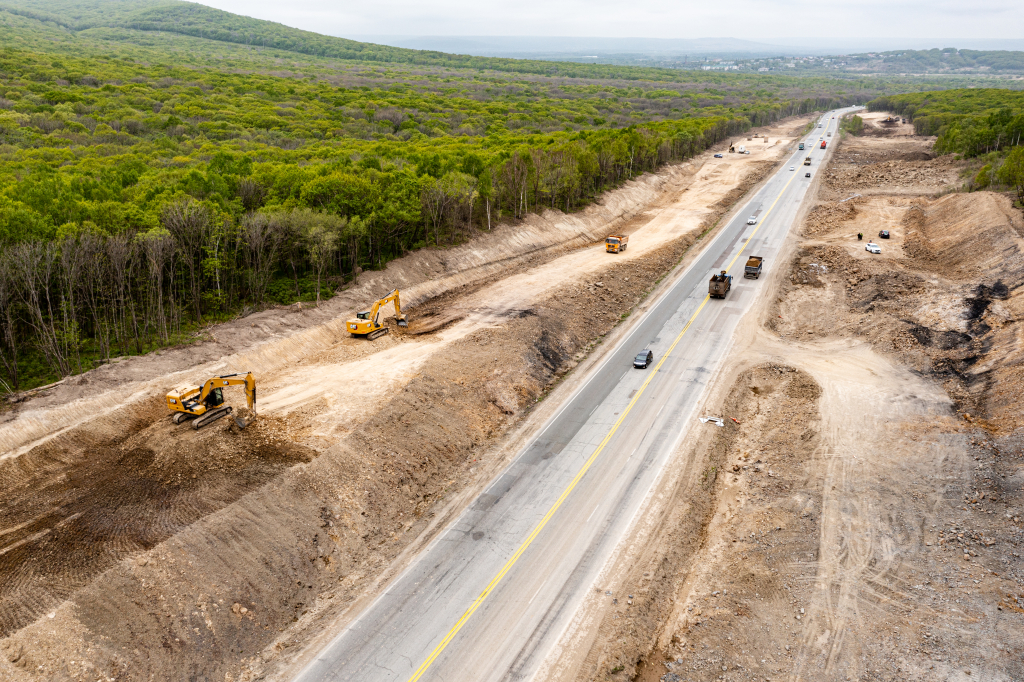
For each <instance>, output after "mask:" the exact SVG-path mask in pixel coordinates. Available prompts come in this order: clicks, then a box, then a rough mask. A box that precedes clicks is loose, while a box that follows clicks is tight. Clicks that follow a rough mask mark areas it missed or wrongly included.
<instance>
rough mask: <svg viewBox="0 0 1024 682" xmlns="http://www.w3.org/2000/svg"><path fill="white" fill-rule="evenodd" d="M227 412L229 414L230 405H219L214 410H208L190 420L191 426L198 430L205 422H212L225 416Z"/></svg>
mask: <svg viewBox="0 0 1024 682" xmlns="http://www.w3.org/2000/svg"><path fill="white" fill-rule="evenodd" d="M229 414H231V408H230V407H219V408H217V409H215V410H210V411H209V412H207V413H206V414H204V415H202V416H201V417H196V418H195V419H194V420H192V428H193V429H195V430H196V431H198V430H199V429H201V428H203V427H204V426H206V425H207V424H212V423H213V422H215V421H217V420H218V419H220V418H221V417H226V416H227V415H229Z"/></svg>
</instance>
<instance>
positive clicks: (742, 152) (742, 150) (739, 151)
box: [736, 145, 747, 154]
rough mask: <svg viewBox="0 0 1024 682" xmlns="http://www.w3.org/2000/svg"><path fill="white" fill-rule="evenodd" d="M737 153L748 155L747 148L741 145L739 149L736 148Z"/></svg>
mask: <svg viewBox="0 0 1024 682" xmlns="http://www.w3.org/2000/svg"><path fill="white" fill-rule="evenodd" d="M736 152H737V153H739V154H746V153H747V148H746V147H744V146H743V145H740V146H739V147H736Z"/></svg>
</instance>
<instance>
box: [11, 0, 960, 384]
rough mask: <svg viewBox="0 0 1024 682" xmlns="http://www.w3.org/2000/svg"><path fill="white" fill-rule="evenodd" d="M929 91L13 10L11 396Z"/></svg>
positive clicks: (899, 83)
mask: <svg viewBox="0 0 1024 682" xmlns="http://www.w3.org/2000/svg"><path fill="white" fill-rule="evenodd" d="M264 45H266V47H264ZM431 60H433V61H431ZM460 60H461V61H460ZM952 80H953V79H943V81H942V82H941V85H940V84H938V83H935V84H931V86H932V87H931V88H930V89H934V88H935V87H942V86H944V85H952ZM919 83H921V84H923V83H922V82H921V81H908V80H906V79H903V80H900V79H897V78H892V79H884V80H883V79H879V78H835V77H793V76H774V75H771V76H768V75H758V74H745V75H740V74H736V75H733V74H725V73H721V72H719V73H714V72H693V71H679V70H669V69H645V68H640V67H616V66H608V65H604V66H596V65H571V64H570V65H565V64H561V65H559V64H552V63H548V62H523V61H516V60H502V59H482V58H479V59H478V58H469V57H466V58H462V57H455V56H451V55H442V54H439V53H428V52H417V51H414V50H402V49H397V48H387V47H381V46H375V45H369V44H364V43H356V42H353V41H346V40H342V39H339V38H330V37H326V36H319V35H316V34H312V33H307V32H303V31H296V30H294V29H290V28H287V27H285V26H281V25H279V24H273V23H271V22H265V21H256V20H253V19H247V18H244V17H239V16H235V15H232V14H229V13H226V12H219V11H217V10H211V9H209V8H206V7H202V6H200V5H195V4H189V3H180V2H179V3H174V2H160V3H158V2H153V1H151V0H150V1H147V0H136V1H135V2H112V1H101V0H79V1H77V2H71V1H70V0H49V1H47V2H42V1H41V0H0V393H3V392H5V391H6V390H8V389H15V390H16V389H19V388H27V387H31V386H38V385H40V384H42V383H46V382H48V381H52V380H53V379H57V378H60V377H62V376H67V375H68V374H71V373H78V372H82V371H85V370H88V369H89V368H90V367H94V366H95V365H96V364H97V363H98V362H99V361H100V360H107V359H110V358H111V357H114V356H117V355H127V354H136V353H144V352H147V351H149V350H152V349H154V348H159V347H162V346H166V345H168V344H175V343H178V342H180V341H182V340H186V339H189V338H191V337H192V333H193V332H195V331H196V330H197V329H199V328H201V327H202V326H203V325H205V324H207V323H208V322H210V321H215V320H222V319H226V318H229V317H231V316H233V315H235V314H237V313H238V312H240V311H242V310H244V309H246V308H250V309H251V308H253V307H260V306H267V305H273V304H276V303H282V304H283V303H289V302H294V301H296V300H300V299H301V300H315V299H318V298H322V297H324V296H330V295H331V293H332V292H333V291H334V290H336V289H337V288H338V287H343V286H346V285H347V284H349V283H351V282H352V281H353V280H354V279H355V278H356V277H357V276H358V275H359V273H360V272H361V271H363V270H366V269H369V268H381V267H383V266H384V265H386V263H387V262H388V261H389V260H390V259H393V258H396V257H399V256H401V255H403V254H405V253H408V252H409V251H411V250H415V249H418V248H424V247H434V248H439V247H441V248H443V247H444V246H446V245H450V244H455V243H458V242H460V241H464V240H466V239H470V238H471V237H472V236H473V235H474V234H475V233H476V232H477V231H478V230H488V229H491V227H492V225H493V224H494V223H496V222H498V221H501V220H518V219H521V218H523V217H524V215H525V214H526V213H529V212H531V211H542V210H545V209H550V208H559V209H561V210H563V211H574V210H577V209H579V208H581V207H582V206H585V205H587V203H588V202H590V201H592V200H593V199H594V198H596V197H598V196H599V195H600V194H601V193H602V192H604V191H606V190H608V189H610V188H612V187H616V186H618V185H620V184H621V183H623V182H625V181H627V180H629V179H630V178H633V177H635V176H636V175H638V174H640V173H644V172H647V171H652V170H655V169H656V168H658V167H659V166H661V165H663V164H665V163H670V162H674V161H679V160H682V159H687V158H690V157H692V156H693V155H695V154H698V153H700V152H701V151H702V150H705V149H707V148H708V147H709V146H710V145H712V144H715V143H717V142H720V141H723V140H725V139H728V138H729V137H730V136H734V135H738V134H740V133H742V132H744V131H746V130H748V129H749V128H750V127H751V126H754V125H762V124H765V123H770V122H772V121H776V120H778V119H780V118H782V117H785V116H790V115H793V114H806V113H810V112H813V111H820V110H824V109H828V108H831V107H834V106H839V105H843V104H852V103H858V102H865V101H868V100H870V99H872V98H874V97H877V96H879V95H885V94H894V93H899V92H906V91H908V90H910V89H919V88H920V87H921V85H919Z"/></svg>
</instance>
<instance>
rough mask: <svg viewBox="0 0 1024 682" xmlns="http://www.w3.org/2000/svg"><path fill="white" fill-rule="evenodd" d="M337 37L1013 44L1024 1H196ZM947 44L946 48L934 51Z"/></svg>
mask: <svg viewBox="0 0 1024 682" xmlns="http://www.w3.org/2000/svg"><path fill="white" fill-rule="evenodd" d="M200 1H201V2H202V4H204V5H210V6H212V7H218V8H220V9H224V10H227V11H230V12H235V13H238V14H244V15H247V16H251V17H256V18H259V19H269V20H271V21H277V22H280V23H282V24H287V25H288V26H294V27H297V28H304V29H306V30H309V31H316V32H317V33H325V34H328V35H336V36H359V35H371V34H374V35H417V36H423V35H445V36H462V35H475V36H480V35H503V36H509V35H514V36H602V37H651V38H704V37H732V38H743V39H747V40H754V41H758V42H770V41H771V39H772V38H786V37H800V36H806V37H812V36H813V37H816V38H821V37H834V38H853V37H856V38H865V37H872V38H896V37H898V38H916V39H932V40H937V41H940V42H941V39H943V38H950V37H959V38H989V39H991V38H1020V37H1021V36H1024V2H1022V1H1021V0H860V1H859V2H849V1H843V2H828V1H826V2H820V1H815V2H812V1H811V0H791V1H789V2H780V1H778V0H729V1H727V2H723V1H718V2H714V1H708V0H701V1H699V2H698V1H694V0H644V1H643V2H635V1H632V2H629V1H627V2H623V1H622V0H615V1H614V2H613V1H612V0H586V1H584V0H515V1H514V2H509V1H508V0H503V1H495V0H432V1H427V2H424V0H369V1H367V0H362V1H359V2H356V1H353V0H288V1H287V2H282V1H281V0H200ZM935 46H936V47H946V45H935Z"/></svg>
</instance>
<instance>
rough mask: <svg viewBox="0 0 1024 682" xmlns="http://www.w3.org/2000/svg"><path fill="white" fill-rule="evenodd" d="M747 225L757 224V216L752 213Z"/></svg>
mask: <svg viewBox="0 0 1024 682" xmlns="http://www.w3.org/2000/svg"><path fill="white" fill-rule="evenodd" d="M747 225H757V216H756V215H752V216H750V217H749V218H747Z"/></svg>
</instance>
